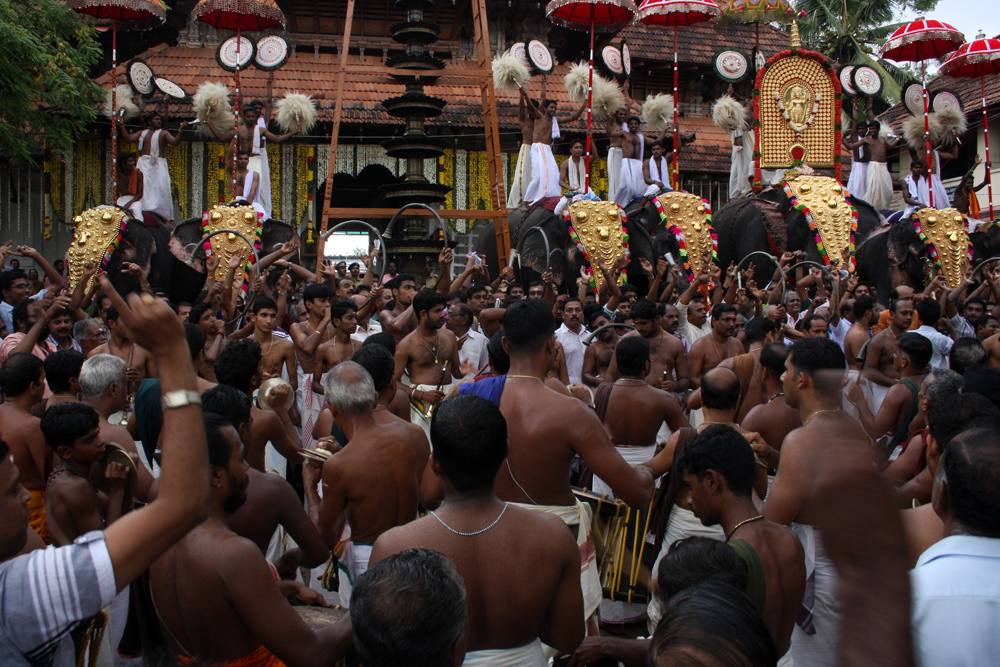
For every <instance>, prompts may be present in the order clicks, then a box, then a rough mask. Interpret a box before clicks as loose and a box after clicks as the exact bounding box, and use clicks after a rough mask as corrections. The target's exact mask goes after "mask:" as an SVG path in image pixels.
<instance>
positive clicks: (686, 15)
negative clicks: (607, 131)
mask: <svg viewBox="0 0 1000 667" xmlns="http://www.w3.org/2000/svg"><path fill="white" fill-rule="evenodd" d="M721 11H722V10H720V9H719V5H717V4H716V3H715V2H713V0H644V2H643V3H642V4H641V5H639V15H638V19H639V21H640V22H642V23H644V24H646V25H658V26H664V27H666V26H673V28H674V161H673V162H674V163H673V168H672V170H671V174H670V176H671V180H672V181H673V183H672V187H673V188H674V189H675V190H676V189H677V187H678V183H679V178H678V168H677V154H678V153H679V152H680V144H679V143H678V136H677V135H678V127H677V26H681V25H694V24H695V23H701V22H702V21H710V20H712V18H713V17H716V16H718V15H719V14H720V13H721Z"/></svg>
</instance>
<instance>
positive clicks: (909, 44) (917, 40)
mask: <svg viewBox="0 0 1000 667" xmlns="http://www.w3.org/2000/svg"><path fill="white" fill-rule="evenodd" d="M964 41H965V36H964V35H963V34H962V33H960V32H959V31H958V30H956V29H955V28H954V26H950V25H948V24H947V23H944V22H942V21H935V20H933V19H931V20H925V19H924V18H922V17H921V18H918V19H917V20H916V21H913V22H911V23H907V24H906V25H904V26H903V27H901V28H899V29H898V30H896V32H894V33H892V34H891V35H890V36H889V39H888V40H886V42H885V44H884V45H883V46H882V57H883V58H888V59H889V60H895V61H896V62H919V63H920V80H921V85H922V87H923V98H924V143H925V144H926V145H927V169H928V171H930V169H931V165H932V164H933V163H932V162H931V128H930V119H929V118H928V116H927V62H926V61H927V60H928V59H929V58H940V57H942V56H946V55H948V54H949V53H951V52H952V51H954V50H955V49H957V48H958V47H959V46H961V45H962V42H964ZM938 168H939V169H940V165H938ZM928 196H929V198H930V202H929V203H930V208H934V193H933V192H930V194H929V195H928ZM939 203H940V202H939ZM944 203H945V205H947V202H944Z"/></svg>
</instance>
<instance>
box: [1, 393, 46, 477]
mask: <svg viewBox="0 0 1000 667" xmlns="http://www.w3.org/2000/svg"><path fill="white" fill-rule="evenodd" d="M0 438H3V441H4V442H6V443H7V446H8V447H10V453H11V456H12V457H13V458H14V465H16V466H17V469H18V470H19V471H20V472H21V486H23V487H24V488H26V489H28V490H29V491H40V490H43V489H44V488H45V472H44V471H45V436H43V435H42V428H41V420H40V419H39V418H38V417H35V416H33V415H30V414H28V413H27V412H24V411H23V410H21V409H19V408H18V407H16V406H15V405H13V404H11V403H4V404H2V405H0Z"/></svg>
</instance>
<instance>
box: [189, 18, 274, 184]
mask: <svg viewBox="0 0 1000 667" xmlns="http://www.w3.org/2000/svg"><path fill="white" fill-rule="evenodd" d="M191 17H192V18H196V19H198V20H200V21H204V22H205V23H207V24H209V25H210V26H212V27H213V28H216V29H218V28H222V29H224V30H235V31H236V45H237V48H236V59H237V66H236V72H235V79H236V93H235V98H234V101H235V104H234V105H233V106H234V111H235V112H236V121H235V124H234V125H233V128H234V130H235V135H234V136H233V197H234V198H235V197H236V194H237V193H236V142H237V141H238V138H239V127H240V111H241V109H240V68H239V64H238V62H239V57H240V53H239V44H240V42H241V41H242V40H241V39H240V36H241V35H240V33H241V32H243V31H244V30H249V31H253V32H260V31H262V30H268V29H269V28H278V27H281V28H284V27H285V15H284V14H282V13H281V9H279V8H278V5H277V4H276V3H275V1H274V0H199V2H198V4H197V5H195V8H194V9H192V10H191Z"/></svg>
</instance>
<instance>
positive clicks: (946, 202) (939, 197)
mask: <svg viewBox="0 0 1000 667" xmlns="http://www.w3.org/2000/svg"><path fill="white" fill-rule="evenodd" d="M931 159H932V160H933V161H934V165H935V166H936V167H937V169H936V172H937V173H935V174H931V192H932V193H933V194H934V208H936V209H938V210H939V211H940V210H942V209H946V208H948V207H949V206H951V198H950V197H949V196H948V191H947V190H946V189H945V187H944V183H942V182H941V154H940V153H939V152H938V151H936V150H935V151H934V152H933V153H932V158H931Z"/></svg>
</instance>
